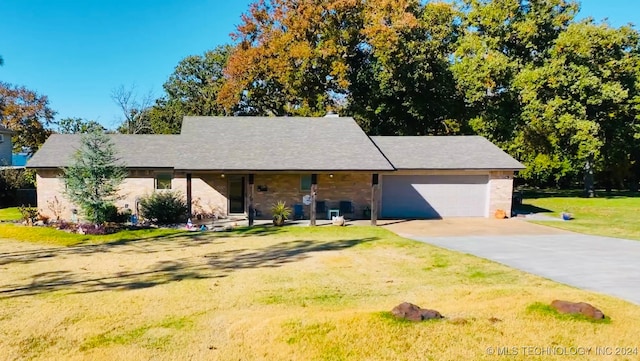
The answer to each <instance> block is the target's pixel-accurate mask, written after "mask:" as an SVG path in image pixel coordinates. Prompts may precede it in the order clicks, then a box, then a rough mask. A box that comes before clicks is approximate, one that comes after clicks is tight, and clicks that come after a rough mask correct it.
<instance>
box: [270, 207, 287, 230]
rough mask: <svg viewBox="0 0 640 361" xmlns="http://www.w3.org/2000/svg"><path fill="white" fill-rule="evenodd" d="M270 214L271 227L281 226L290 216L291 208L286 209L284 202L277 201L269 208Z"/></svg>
mask: <svg viewBox="0 0 640 361" xmlns="http://www.w3.org/2000/svg"><path fill="white" fill-rule="evenodd" d="M271 214H273V225H274V226H281V225H283V224H284V222H285V221H286V220H287V219H288V218H289V216H290V215H291V208H289V207H287V204H286V203H285V202H283V201H278V202H277V203H276V204H274V205H273V206H272V207H271Z"/></svg>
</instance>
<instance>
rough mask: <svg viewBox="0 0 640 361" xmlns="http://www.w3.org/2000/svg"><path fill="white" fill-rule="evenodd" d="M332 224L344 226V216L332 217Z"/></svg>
mask: <svg viewBox="0 0 640 361" xmlns="http://www.w3.org/2000/svg"><path fill="white" fill-rule="evenodd" d="M331 224H333V225H334V226H344V216H337V217H331Z"/></svg>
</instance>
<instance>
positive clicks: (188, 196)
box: [187, 173, 192, 219]
mask: <svg viewBox="0 0 640 361" xmlns="http://www.w3.org/2000/svg"><path fill="white" fill-rule="evenodd" d="M191 212H192V210H191V173H187V218H188V219H191V217H192V213H191Z"/></svg>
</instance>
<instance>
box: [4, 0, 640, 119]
mask: <svg viewBox="0 0 640 361" xmlns="http://www.w3.org/2000/svg"><path fill="white" fill-rule="evenodd" d="M251 2H252V1H251V0H226V1H225V0H129V1H126V0H110V1H107V0H102V1H99V0H91V1H87V0H84V1H83V0H76V1H72V0H56V1H51V0H47V1H45V0H2V1H0V19H1V21H0V29H1V33H2V36H0V55H2V57H3V58H4V62H5V64H4V66H2V67H0V80H2V81H4V82H9V83H12V84H17V85H24V86H26V87H27V88H29V89H31V90H35V91H37V92H38V93H39V94H43V95H46V96H48V97H49V101H50V106H51V108H52V109H54V110H55V111H57V112H58V114H57V116H56V119H57V120H59V119H62V118H66V117H80V118H84V119H92V120H97V121H99V122H100V123H102V124H103V125H105V126H106V127H108V128H115V126H116V124H117V123H119V121H120V114H119V111H118V108H117V107H116V105H115V104H114V103H113V101H112V100H111V98H110V94H111V92H112V90H113V89H115V88H117V87H119V86H121V85H124V86H125V87H130V86H132V85H135V86H136V90H137V92H138V93H139V94H140V96H142V95H144V94H146V93H148V92H149V91H151V92H152V93H153V94H154V95H155V96H156V97H159V96H161V95H162V84H163V83H164V82H165V81H166V80H167V78H168V77H169V75H170V74H171V73H172V71H173V69H174V67H175V66H176V65H177V63H178V62H179V61H180V60H181V59H183V58H184V57H186V56H188V55H193V54H202V53H204V52H205V51H206V50H209V49H213V48H214V47H216V46H217V45H220V44H224V43H228V42H229V41H230V38H229V34H230V33H231V32H232V31H233V30H234V29H235V26H236V25H237V24H239V23H240V16H241V14H242V13H243V12H245V11H246V10H247V9H248V6H249V4H250V3H251ZM587 16H591V17H593V18H595V19H596V20H598V21H600V20H602V19H604V18H608V21H609V23H610V24H611V25H613V26H621V25H624V24H627V23H634V24H638V25H640V2H639V1H638V0H605V1H603V0H583V1H582V10H581V12H580V17H587ZM636 28H637V27H636Z"/></svg>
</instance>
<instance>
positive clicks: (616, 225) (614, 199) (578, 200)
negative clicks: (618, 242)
mask: <svg viewBox="0 0 640 361" xmlns="http://www.w3.org/2000/svg"><path fill="white" fill-rule="evenodd" d="M578 194H579V192H562V191H560V192H526V191H525V192H524V201H523V206H524V207H523V209H525V210H527V209H529V210H532V211H542V212H548V214H550V215H553V216H556V217H559V215H560V213H562V212H569V213H571V214H573V217H574V219H573V220H571V221H567V222H540V223H541V224H544V225H546V226H550V227H556V228H562V229H566V230H569V231H574V232H579V233H586V234H595V235H600V236H609V237H619V238H629V239H636V240H640V222H638V219H639V217H640V194H637V193H624V192H622V193H613V194H612V195H611V196H607V195H606V194H605V193H604V192H598V193H597V194H598V197H596V198H582V197H580V196H579V195H578Z"/></svg>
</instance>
